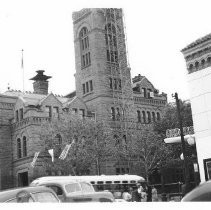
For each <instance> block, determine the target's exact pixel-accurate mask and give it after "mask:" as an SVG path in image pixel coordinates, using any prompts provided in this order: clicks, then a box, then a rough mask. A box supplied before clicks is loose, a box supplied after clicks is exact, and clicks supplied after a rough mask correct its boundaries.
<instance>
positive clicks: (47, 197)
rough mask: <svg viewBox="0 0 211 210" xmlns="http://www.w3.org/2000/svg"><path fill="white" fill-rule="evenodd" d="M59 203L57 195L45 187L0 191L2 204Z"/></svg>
mask: <svg viewBox="0 0 211 210" xmlns="http://www.w3.org/2000/svg"><path fill="white" fill-rule="evenodd" d="M29 202H39V203H59V202H60V200H59V199H58V197H57V195H56V193H55V192H54V191H53V190H52V189H50V188H48V187H44V186H36V187H21V188H14V189H8V190H4V191H0V203H29Z"/></svg>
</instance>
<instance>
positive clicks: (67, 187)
mask: <svg viewBox="0 0 211 210" xmlns="http://www.w3.org/2000/svg"><path fill="white" fill-rule="evenodd" d="M65 190H66V191H67V193H74V192H80V191H81V188H80V186H79V184H78V183H71V184H67V185H65Z"/></svg>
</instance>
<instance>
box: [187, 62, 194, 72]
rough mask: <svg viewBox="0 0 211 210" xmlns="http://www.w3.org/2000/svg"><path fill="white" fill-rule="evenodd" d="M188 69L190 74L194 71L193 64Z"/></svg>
mask: <svg viewBox="0 0 211 210" xmlns="http://www.w3.org/2000/svg"><path fill="white" fill-rule="evenodd" d="M188 69H189V71H190V72H191V71H192V70H193V64H192V63H191V64H190V66H189V68H188Z"/></svg>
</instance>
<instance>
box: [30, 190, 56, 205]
mask: <svg viewBox="0 0 211 210" xmlns="http://www.w3.org/2000/svg"><path fill="white" fill-rule="evenodd" d="M32 196H33V197H34V199H35V202H40V203H58V202H59V200H58V199H57V198H56V197H55V195H54V194H53V193H51V192H38V193H33V194H32Z"/></svg>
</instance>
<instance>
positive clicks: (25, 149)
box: [23, 136, 27, 157]
mask: <svg viewBox="0 0 211 210" xmlns="http://www.w3.org/2000/svg"><path fill="white" fill-rule="evenodd" d="M26 156H27V144H26V137H25V136H24V137H23V157H26Z"/></svg>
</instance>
